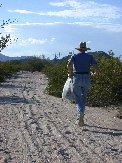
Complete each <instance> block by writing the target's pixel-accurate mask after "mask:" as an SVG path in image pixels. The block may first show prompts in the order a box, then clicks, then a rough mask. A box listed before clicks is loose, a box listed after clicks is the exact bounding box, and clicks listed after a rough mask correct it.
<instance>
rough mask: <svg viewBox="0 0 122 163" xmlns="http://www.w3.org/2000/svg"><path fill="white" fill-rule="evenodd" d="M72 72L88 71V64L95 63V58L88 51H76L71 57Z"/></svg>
mask: <svg viewBox="0 0 122 163" xmlns="http://www.w3.org/2000/svg"><path fill="white" fill-rule="evenodd" d="M71 61H72V62H73V72H87V73H89V72H90V65H92V64H96V61H95V59H94V58H93V56H92V55H90V54H88V53H85V52H83V53H77V54H74V55H73V56H72V57H71Z"/></svg>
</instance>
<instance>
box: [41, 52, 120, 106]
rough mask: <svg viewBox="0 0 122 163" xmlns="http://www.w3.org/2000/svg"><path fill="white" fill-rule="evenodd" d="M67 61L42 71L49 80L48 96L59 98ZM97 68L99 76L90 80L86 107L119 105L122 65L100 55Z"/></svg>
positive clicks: (65, 77)
mask: <svg viewBox="0 0 122 163" xmlns="http://www.w3.org/2000/svg"><path fill="white" fill-rule="evenodd" d="M67 60H68V59H67ZM67 60H66V59H65V60H64V61H63V62H59V63H57V64H53V65H51V66H49V67H48V66H47V67H46V68H45V69H44V73H45V74H46V75H47V77H48V79H49V81H48V87H47V91H48V93H49V94H50V95H54V96H57V97H61V94H62V90H63V86H64V83H65V81H66V79H67V67H66V63H67ZM98 66H99V67H100V75H99V76H97V77H95V78H93V77H92V78H91V86H90V89H89V93H88V100H87V105H90V106H109V105H119V104H120V103H121V101H122V99H121V94H122V75H121V73H122V63H121V61H120V59H119V58H114V57H113V56H105V55H102V54H101V56H100V57H98Z"/></svg>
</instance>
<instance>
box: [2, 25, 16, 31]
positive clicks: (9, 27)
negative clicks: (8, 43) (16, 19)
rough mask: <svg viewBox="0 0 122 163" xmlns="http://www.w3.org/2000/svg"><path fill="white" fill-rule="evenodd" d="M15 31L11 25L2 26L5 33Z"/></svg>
mask: <svg viewBox="0 0 122 163" xmlns="http://www.w3.org/2000/svg"><path fill="white" fill-rule="evenodd" d="M15 30H16V28H15V27H14V26H12V25H6V26H4V32H6V33H12V32H14V31H15Z"/></svg>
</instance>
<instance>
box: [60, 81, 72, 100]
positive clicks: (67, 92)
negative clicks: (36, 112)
mask: <svg viewBox="0 0 122 163" xmlns="http://www.w3.org/2000/svg"><path fill="white" fill-rule="evenodd" d="M64 98H65V99H68V100H70V101H73V100H74V94H73V83H72V79H71V78H68V79H67V80H66V83H65V84H64V88H63V92H62V99H64Z"/></svg>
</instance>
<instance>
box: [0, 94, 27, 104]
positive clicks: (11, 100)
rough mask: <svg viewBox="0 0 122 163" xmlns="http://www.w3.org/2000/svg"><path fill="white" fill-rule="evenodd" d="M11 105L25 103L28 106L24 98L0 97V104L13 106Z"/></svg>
mask: <svg viewBox="0 0 122 163" xmlns="http://www.w3.org/2000/svg"><path fill="white" fill-rule="evenodd" d="M13 103H25V104H28V103H30V101H28V100H27V99H25V98H21V97H19V96H1V97H0V104H13Z"/></svg>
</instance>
